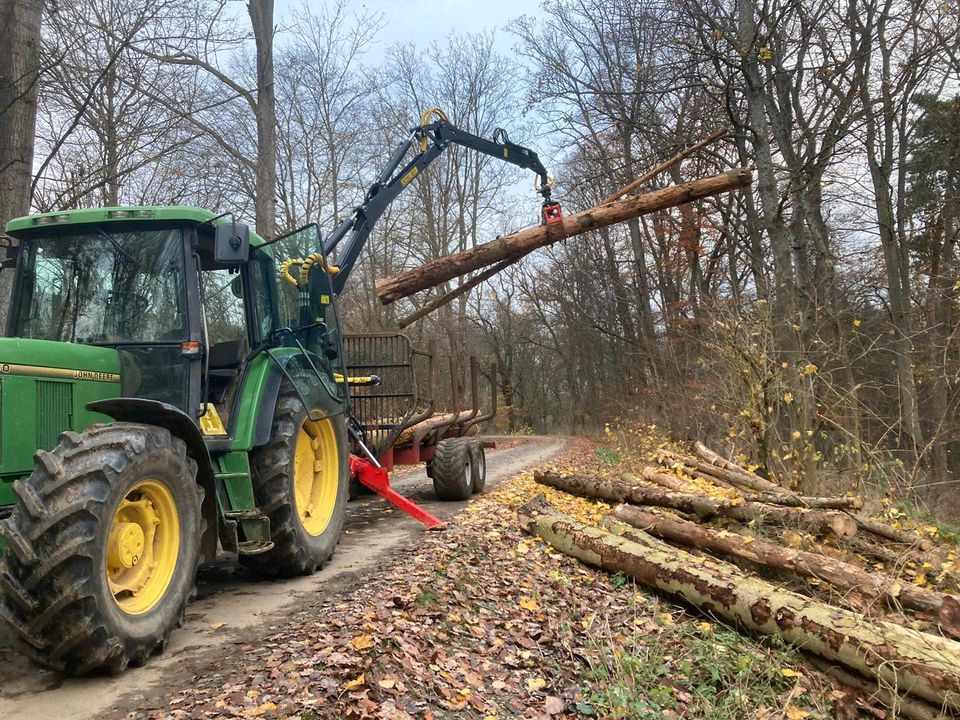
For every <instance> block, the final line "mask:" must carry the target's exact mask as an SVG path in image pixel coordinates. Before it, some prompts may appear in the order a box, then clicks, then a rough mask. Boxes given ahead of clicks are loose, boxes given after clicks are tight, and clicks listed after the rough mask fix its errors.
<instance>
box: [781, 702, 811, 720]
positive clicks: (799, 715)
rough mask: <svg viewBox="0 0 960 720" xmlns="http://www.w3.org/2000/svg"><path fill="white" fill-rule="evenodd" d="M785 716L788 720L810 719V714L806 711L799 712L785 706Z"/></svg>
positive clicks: (791, 706) (794, 708)
mask: <svg viewBox="0 0 960 720" xmlns="http://www.w3.org/2000/svg"><path fill="white" fill-rule="evenodd" d="M786 715H787V719H788V720H803V719H804V718H805V717H810V713H808V712H807V711H806V710H801V709H800V708H798V707H794V706H793V705H789V706H787V713H786Z"/></svg>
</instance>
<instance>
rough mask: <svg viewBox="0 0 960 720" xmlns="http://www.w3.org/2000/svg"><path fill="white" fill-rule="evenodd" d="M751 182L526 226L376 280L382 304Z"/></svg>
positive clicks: (718, 181) (737, 177) (660, 193)
mask: <svg viewBox="0 0 960 720" xmlns="http://www.w3.org/2000/svg"><path fill="white" fill-rule="evenodd" d="M751 180H752V177H751V174H750V171H749V170H746V169H739V170H731V171H730V172H726V173H723V174H721V175H714V176H712V177H708V178H703V179H700V180H694V181H692V182H689V183H683V184H682V185H673V186H671V187H667V188H664V189H662V190H656V191H654V192H650V193H645V194H643V195H639V196H637V197H633V198H629V199H627V200H623V201H620V202H611V203H607V204H605V205H598V206H596V207H593V208H590V209H589V210H584V211H583V212H579V213H575V214H573V215H570V216H568V217H565V218H564V219H563V222H562V223H561V224H557V225H537V226H536V227H530V228H526V229H524V230H520V231H519V232H515V233H511V234H509V235H504V236H503V237H500V238H497V239H496V240H492V241H490V242H488V243H484V244H483V245H478V246H477V247H475V248H473V249H471V250H466V251H464V252H459V253H455V254H453V255H447V256H446V257H442V258H438V259H436V260H434V261H432V262H429V263H427V264H426V265H423V266H421V267H419V268H415V269H413V270H407V271H406V272H402V273H398V274H397V275H393V276H392V277H388V278H381V279H379V280H377V281H376V288H377V297H379V299H380V302H381V303H383V304H384V305H387V304H389V303H392V302H393V301H394V300H399V299H400V298H404V297H407V296H408V295H412V294H413V293H415V292H418V291H420V290H425V289H427V288H430V287H434V286H436V285H439V284H440V283H442V282H445V281H447V280H452V279H453V278H455V277H460V276H461V275H466V274H467V273H469V272H472V271H474V270H479V269H480V268H482V267H486V266H487V265H492V264H494V263H498V262H501V261H504V260H510V259H513V260H516V259H518V258H520V257H522V256H524V255H526V254H527V253H529V252H530V251H531V250H533V249H535V248H539V247H544V246H546V245H550V244H552V243H555V242H558V241H560V240H563V239H565V238H568V237H572V236H574V235H581V234H583V233H585V232H589V231H591V230H596V229H598V228H602V227H606V226H607V225H613V224H614V223H618V222H622V221H624V220H629V219H631V218H635V217H639V216H640V215H645V214H647V213H651V212H654V211H656V210H663V209H665V208H668V207H674V206H676V205H682V204H684V203H688V202H692V201H694V200H699V199H701V198H705V197H709V196H711V195H719V194H720V193H724V192H729V191H730V190H736V189H737V188H741V187H746V186H748V185H749V184H750V182H751Z"/></svg>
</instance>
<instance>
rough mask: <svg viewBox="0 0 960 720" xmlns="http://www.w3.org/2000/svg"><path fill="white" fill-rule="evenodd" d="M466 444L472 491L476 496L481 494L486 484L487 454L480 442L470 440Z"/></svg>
mask: <svg viewBox="0 0 960 720" xmlns="http://www.w3.org/2000/svg"><path fill="white" fill-rule="evenodd" d="M467 444H468V447H469V448H470V455H471V458H470V460H471V462H470V469H471V470H472V471H473V479H472V481H471V483H472V490H473V493H474V495H476V494H478V493H482V492H483V488H484V487H485V486H486V484H487V452H486V450H485V449H484V447H483V441H481V440H478V439H476V438H470V439H469V440H467Z"/></svg>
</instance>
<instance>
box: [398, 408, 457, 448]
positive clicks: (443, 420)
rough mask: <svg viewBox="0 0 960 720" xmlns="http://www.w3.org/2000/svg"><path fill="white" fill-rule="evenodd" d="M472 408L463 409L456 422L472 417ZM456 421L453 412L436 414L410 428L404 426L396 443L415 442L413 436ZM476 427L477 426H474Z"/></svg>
mask: <svg viewBox="0 0 960 720" xmlns="http://www.w3.org/2000/svg"><path fill="white" fill-rule="evenodd" d="M472 412H473V411H472V410H462V411H461V412H460V413H459V414H458V415H457V417H456V422H463V421H466V420H469V419H470V414H471V413H472ZM453 422H454V417H453V413H448V414H446V415H434V416H433V417H430V418H427V419H426V420H422V421H420V422H418V423H417V424H416V425H411V426H410V427H408V428H404V429H403V430H402V431H401V432H400V434H399V435H397V439H396V440H394V443H393V444H394V445H397V446H400V445H406V444H408V443H411V442H413V436H414V435H415V434H416V433H418V432H421V431H424V430H433V429H434V428H438V427H442V426H443V425H451V424H453ZM474 427H476V426H474Z"/></svg>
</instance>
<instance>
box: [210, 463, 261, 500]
mask: <svg viewBox="0 0 960 720" xmlns="http://www.w3.org/2000/svg"><path fill="white" fill-rule="evenodd" d="M217 464H218V465H219V466H220V472H218V473H217V479H218V480H222V481H223V486H224V488H226V491H227V499H228V500H229V501H230V507H229V508H225V509H227V510H252V509H254V508H255V507H256V502H255V501H254V499H253V485H252V484H251V482H250V457H249V455H247V453H245V452H229V453H226V454H224V455H221V456H220V457H218V458H217Z"/></svg>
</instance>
